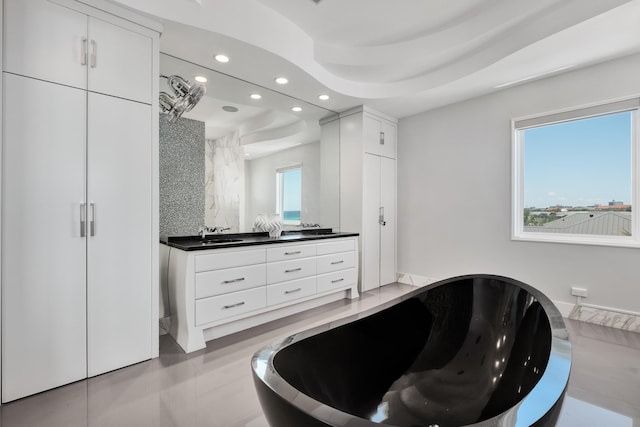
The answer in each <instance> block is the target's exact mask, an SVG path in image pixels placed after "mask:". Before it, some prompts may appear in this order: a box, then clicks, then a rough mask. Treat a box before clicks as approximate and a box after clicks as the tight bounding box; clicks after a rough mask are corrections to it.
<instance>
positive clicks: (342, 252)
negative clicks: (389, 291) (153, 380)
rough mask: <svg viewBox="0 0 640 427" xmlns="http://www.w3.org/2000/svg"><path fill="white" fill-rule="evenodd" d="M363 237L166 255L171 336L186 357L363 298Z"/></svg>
mask: <svg viewBox="0 0 640 427" xmlns="http://www.w3.org/2000/svg"><path fill="white" fill-rule="evenodd" d="M356 250H357V237H338V238H330V239H318V240H310V241H302V242H297V243H270V244H264V245H252V246H245V247H237V248H228V249H223V248H219V249H208V250H196V251H183V250H181V249H178V248H174V247H169V248H168V250H166V251H164V252H166V253H167V256H166V260H165V262H166V268H168V286H169V300H170V303H169V305H170V306H171V327H170V334H171V335H172V336H173V337H174V339H175V340H176V341H177V342H178V344H179V345H180V346H181V347H182V348H183V350H184V351H185V352H187V353H190V352H192V351H196V350H199V349H202V348H204V347H205V342H206V341H208V340H210V339H214V338H218V337H221V336H224V335H227V334H230V333H233V332H237V331H240V330H243V329H246V328H249V327H251V326H255V325H258V324H261V323H264V322H268V321H271V320H274V319H277V318H280V317H283V316H287V315H290V314H293V313H297V312H300V311H303V310H307V309H310V308H313V307H317V306H319V305H322V304H326V303H328V302H331V301H335V300H338V299H341V298H345V297H349V298H356V297H357V296H358V290H357V283H358V266H357V262H356V260H357V252H356Z"/></svg>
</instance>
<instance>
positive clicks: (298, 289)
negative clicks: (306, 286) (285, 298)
mask: <svg viewBox="0 0 640 427" xmlns="http://www.w3.org/2000/svg"><path fill="white" fill-rule="evenodd" d="M301 290H302V288H297V289H292V290H290V291H284V293H285V294H293V293H295V292H300V291H301Z"/></svg>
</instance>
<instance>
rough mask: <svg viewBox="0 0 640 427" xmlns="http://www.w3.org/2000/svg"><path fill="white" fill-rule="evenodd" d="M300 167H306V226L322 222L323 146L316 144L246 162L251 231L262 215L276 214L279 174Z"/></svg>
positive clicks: (302, 214)
mask: <svg viewBox="0 0 640 427" xmlns="http://www.w3.org/2000/svg"><path fill="white" fill-rule="evenodd" d="M296 164H302V212H301V214H300V216H301V217H302V222H305V223H319V222H320V218H319V214H320V142H313V143H310V144H303V145H299V146H296V147H294V148H290V149H288V150H284V151H278V152H277V153H276V154H272V155H270V156H265V157H260V158H257V159H255V160H249V161H247V162H245V183H246V206H247V214H246V218H245V222H246V230H247V231H252V228H253V222H254V220H255V219H256V216H257V215H258V214H259V213H266V214H269V213H273V212H275V210H276V170H277V169H279V168H283V167H286V166H291V165H296Z"/></svg>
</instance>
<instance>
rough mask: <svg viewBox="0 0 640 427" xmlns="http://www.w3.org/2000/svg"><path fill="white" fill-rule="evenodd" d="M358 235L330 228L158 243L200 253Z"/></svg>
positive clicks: (171, 238) (173, 238) (167, 239)
mask: <svg viewBox="0 0 640 427" xmlns="http://www.w3.org/2000/svg"><path fill="white" fill-rule="evenodd" d="M357 236H358V233H337V232H333V231H332V230H331V229H330V228H320V229H318V228H315V229H310V230H292V231H283V232H282V235H281V236H280V237H277V238H275V237H269V233H229V234H207V235H206V237H205V238H204V239H203V238H202V236H200V235H197V236H169V237H161V238H160V243H164V244H165V245H168V246H171V247H174V248H177V249H181V250H183V251H202V250H207V249H222V248H236V247H242V246H254V245H265V244H277V243H293V242H301V241H308V240H323V239H335V238H338V237H357Z"/></svg>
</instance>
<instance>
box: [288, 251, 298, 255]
mask: <svg viewBox="0 0 640 427" xmlns="http://www.w3.org/2000/svg"><path fill="white" fill-rule="evenodd" d="M301 253H302V251H295V252H285V253H284V254H285V255H298V254H301Z"/></svg>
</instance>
